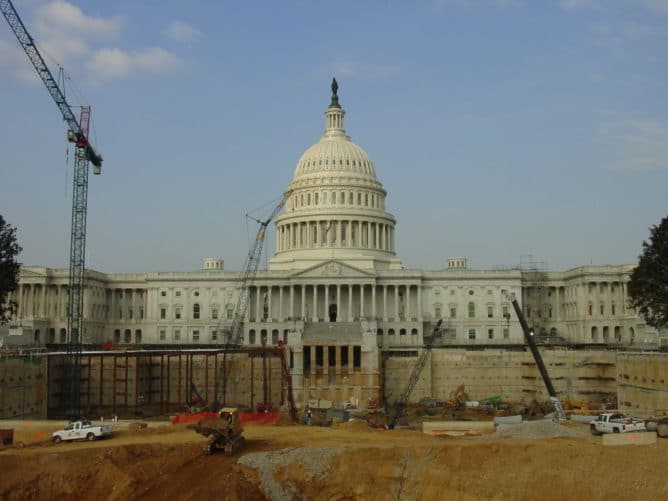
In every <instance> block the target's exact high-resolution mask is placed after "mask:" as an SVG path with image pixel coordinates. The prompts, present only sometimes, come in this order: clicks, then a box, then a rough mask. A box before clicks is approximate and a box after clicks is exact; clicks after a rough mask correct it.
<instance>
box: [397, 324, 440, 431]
mask: <svg viewBox="0 0 668 501" xmlns="http://www.w3.org/2000/svg"><path fill="white" fill-rule="evenodd" d="M442 323H443V319H439V320H438V322H437V323H436V326H435V327H434V331H433V333H432V336H431V338H430V339H429V338H427V339H425V342H424V350H422V353H420V355H419V356H418V359H417V360H416V362H415V365H414V366H413V369H412V370H411V375H410V377H409V378H408V383H407V384H406V387H405V388H404V391H403V392H402V393H401V395H399V398H398V399H397V400H395V402H394V405H393V406H392V410H391V411H390V415H389V417H388V420H387V427H388V428H389V429H390V430H393V429H394V427H395V426H396V425H397V422H398V421H399V418H400V417H401V416H402V414H403V412H404V408H405V407H406V403H407V402H408V398H409V397H410V396H411V393H412V392H413V388H415V385H416V384H417V382H418V380H419V379H420V374H422V369H424V366H425V364H426V363H427V359H428V358H429V355H431V349H432V348H433V346H434V341H435V340H436V339H437V338H438V337H439V336H440V332H441V324H442Z"/></svg>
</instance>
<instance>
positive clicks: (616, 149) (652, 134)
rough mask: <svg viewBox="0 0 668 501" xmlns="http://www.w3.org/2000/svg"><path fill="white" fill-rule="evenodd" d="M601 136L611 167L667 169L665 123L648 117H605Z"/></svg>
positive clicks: (667, 133) (667, 137) (667, 147)
mask: <svg viewBox="0 0 668 501" xmlns="http://www.w3.org/2000/svg"><path fill="white" fill-rule="evenodd" d="M599 133H600V137H601V139H602V141H603V142H604V143H605V144H606V147H607V149H608V150H609V151H610V152H611V153H612V154H613V155H614V159H613V160H612V162H611V164H610V165H609V167H611V168H614V169H638V170H644V169H661V170H663V169H666V170H668V124H666V123H663V122H660V121H658V120H653V119H647V118H623V117H621V118H607V119H606V120H605V121H604V122H603V123H602V124H601V127H600V131H599Z"/></svg>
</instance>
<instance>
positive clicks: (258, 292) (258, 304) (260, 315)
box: [248, 285, 262, 322]
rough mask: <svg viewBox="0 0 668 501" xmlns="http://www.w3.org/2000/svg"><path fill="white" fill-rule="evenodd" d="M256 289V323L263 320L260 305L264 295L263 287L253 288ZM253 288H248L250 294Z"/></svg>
mask: <svg viewBox="0 0 668 501" xmlns="http://www.w3.org/2000/svg"><path fill="white" fill-rule="evenodd" d="M253 289H255V315H253V316H254V317H255V321H256V322H257V321H258V320H259V319H260V318H262V313H261V311H262V310H261V309H260V308H261V305H260V296H261V295H262V287H260V286H259V285H256V286H255V287H253ZM250 290H251V288H250V287H249V288H248V291H249V292H250Z"/></svg>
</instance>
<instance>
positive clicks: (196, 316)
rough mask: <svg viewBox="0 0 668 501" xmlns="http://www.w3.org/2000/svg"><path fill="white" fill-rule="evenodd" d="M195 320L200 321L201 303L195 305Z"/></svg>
mask: <svg viewBox="0 0 668 501" xmlns="http://www.w3.org/2000/svg"><path fill="white" fill-rule="evenodd" d="M193 318H194V319H195V320H199V303H195V304H194V305H193Z"/></svg>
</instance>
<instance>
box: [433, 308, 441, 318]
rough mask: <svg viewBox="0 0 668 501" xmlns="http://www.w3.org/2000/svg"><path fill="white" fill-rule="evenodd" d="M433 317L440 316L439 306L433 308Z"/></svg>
mask: <svg viewBox="0 0 668 501" xmlns="http://www.w3.org/2000/svg"><path fill="white" fill-rule="evenodd" d="M434 317H436V318H441V309H440V308H434Z"/></svg>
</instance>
